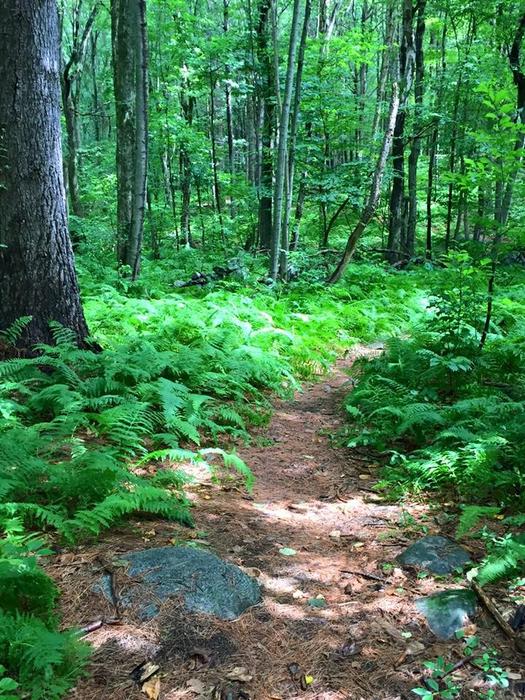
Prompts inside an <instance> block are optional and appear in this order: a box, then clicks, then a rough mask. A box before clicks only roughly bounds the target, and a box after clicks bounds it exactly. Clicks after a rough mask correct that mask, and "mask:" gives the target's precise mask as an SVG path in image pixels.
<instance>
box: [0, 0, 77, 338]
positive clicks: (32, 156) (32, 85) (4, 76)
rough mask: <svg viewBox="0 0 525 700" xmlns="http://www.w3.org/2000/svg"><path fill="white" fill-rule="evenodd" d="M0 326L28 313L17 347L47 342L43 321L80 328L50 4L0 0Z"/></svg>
mask: <svg viewBox="0 0 525 700" xmlns="http://www.w3.org/2000/svg"><path fill="white" fill-rule="evenodd" d="M0 35H1V36H2V50H1V51H0V84H1V85H2V89H1V90H0V210H1V211H2V216H1V217H0V289H1V290H2V291H1V294H0V328H2V329H5V328H7V327H9V326H10V325H11V324H12V323H13V321H15V320H16V319H18V318H20V317H21V316H31V317H32V319H31V322H30V323H29V324H28V325H27V326H26V327H25V329H24V332H23V334H22V336H21V338H20V340H19V345H20V347H23V348H30V347H31V346H32V345H33V344H34V343H38V342H41V343H42V342H43V343H52V342H53V336H52V333H51V331H50V328H49V322H50V321H58V322H59V323H61V324H62V325H63V326H66V327H67V328H70V329H71V330H72V331H73V332H74V334H75V336H76V338H77V341H78V343H79V345H83V344H84V339H85V338H86V336H87V335H88V330H87V326H86V322H85V319H84V315H83V312H82V306H81V303H80V296H79V290H78V284H77V279H76V274H75V268H74V260H73V251H72V248H71V242H70V240H69V235H68V229H67V217H66V205H65V193H64V181H63V171H62V147H61V134H60V74H59V71H60V60H59V29H58V14H57V7H56V2H55V0H39V2H37V3H35V2H33V1H32V0H17V2H16V3H13V2H12V0H0Z"/></svg>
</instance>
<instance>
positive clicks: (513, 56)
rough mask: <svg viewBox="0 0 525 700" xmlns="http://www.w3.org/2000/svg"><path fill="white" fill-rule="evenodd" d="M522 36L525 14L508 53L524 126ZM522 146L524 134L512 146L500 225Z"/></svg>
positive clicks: (506, 213) (519, 118)
mask: <svg viewBox="0 0 525 700" xmlns="http://www.w3.org/2000/svg"><path fill="white" fill-rule="evenodd" d="M524 34H525V14H523V15H522V16H521V18H520V22H519V25H518V29H517V30H516V34H515V35H514V41H513V42H512V47H511V50H510V52H509V63H510V68H511V71H512V78H513V81H514V85H515V86H516V112H517V121H518V122H519V123H520V124H522V125H524V124H525V73H524V72H523V70H522V67H521V44H522V41H523V35H524ZM524 145H525V133H523V132H522V133H520V134H519V135H518V137H517V139H516V143H515V144H514V157H515V158H516V166H515V167H514V169H513V170H512V172H511V173H510V175H509V177H508V180H507V184H506V186H505V193H504V195H503V198H502V202H501V209H500V215H499V220H498V223H500V224H502V225H505V224H506V223H507V220H508V218H509V214H510V206H511V203H512V194H513V191H514V184H515V182H516V178H517V176H518V172H519V169H520V167H521V162H522V158H523V146H524ZM516 156H517V157H516Z"/></svg>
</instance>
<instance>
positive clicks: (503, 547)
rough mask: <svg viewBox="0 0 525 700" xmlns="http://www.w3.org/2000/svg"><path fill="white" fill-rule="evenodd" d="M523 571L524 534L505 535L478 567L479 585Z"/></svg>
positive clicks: (524, 565) (494, 581) (524, 566)
mask: <svg viewBox="0 0 525 700" xmlns="http://www.w3.org/2000/svg"><path fill="white" fill-rule="evenodd" d="M524 573H525V535H516V536H514V537H512V536H509V537H506V538H505V539H504V540H503V542H500V543H499V544H498V545H497V546H496V547H495V549H494V551H493V552H492V553H491V554H490V555H489V556H488V557H487V558H486V559H485V561H484V562H483V563H482V565H481V566H480V567H479V569H478V572H477V575H476V579H477V581H478V583H479V584H480V586H485V585H487V584H491V583H496V582H497V581H501V580H502V579H506V578H509V577H510V576H515V575H523V574H524Z"/></svg>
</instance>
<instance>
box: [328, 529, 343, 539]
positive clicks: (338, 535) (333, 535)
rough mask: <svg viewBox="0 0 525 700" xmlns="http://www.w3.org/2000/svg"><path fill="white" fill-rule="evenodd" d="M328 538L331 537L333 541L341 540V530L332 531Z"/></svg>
mask: <svg viewBox="0 0 525 700" xmlns="http://www.w3.org/2000/svg"><path fill="white" fill-rule="evenodd" d="M329 537H331V538H332V539H333V540H338V539H340V538H341V530H332V532H331V533H330V535H329Z"/></svg>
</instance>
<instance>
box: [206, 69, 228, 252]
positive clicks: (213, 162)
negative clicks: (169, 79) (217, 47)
mask: <svg viewBox="0 0 525 700" xmlns="http://www.w3.org/2000/svg"><path fill="white" fill-rule="evenodd" d="M210 140H211V168H212V172H213V193H214V202H215V207H216V209H217V216H218V217H219V226H220V229H221V239H222V242H223V243H225V242H226V238H225V235H224V222H223V220H222V204H221V190H220V186H219V173H218V164H217V142H216V140H215V78H214V77H213V74H212V71H211V68H210Z"/></svg>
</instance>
